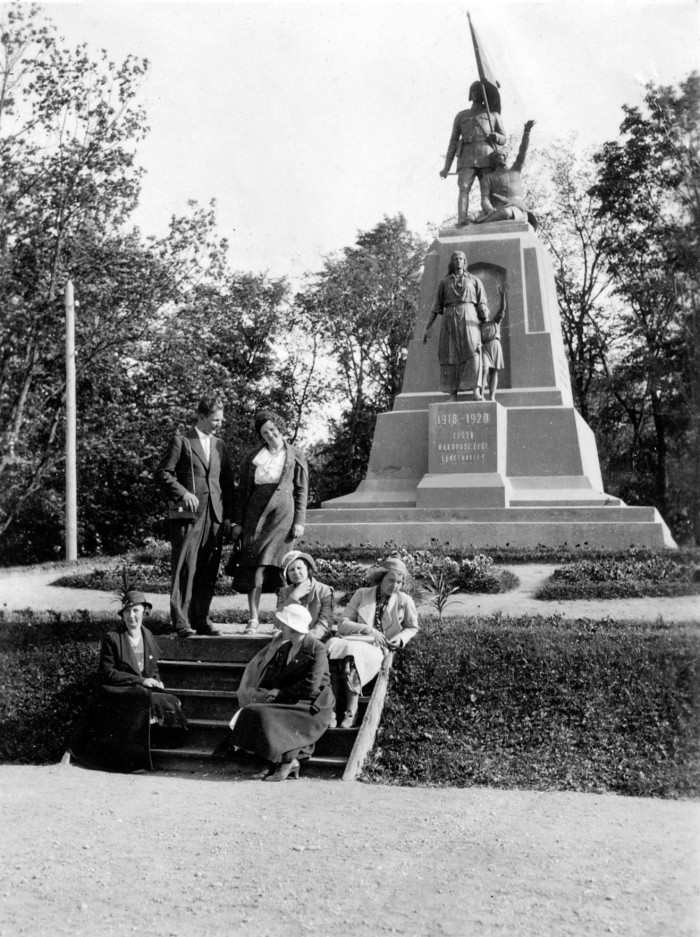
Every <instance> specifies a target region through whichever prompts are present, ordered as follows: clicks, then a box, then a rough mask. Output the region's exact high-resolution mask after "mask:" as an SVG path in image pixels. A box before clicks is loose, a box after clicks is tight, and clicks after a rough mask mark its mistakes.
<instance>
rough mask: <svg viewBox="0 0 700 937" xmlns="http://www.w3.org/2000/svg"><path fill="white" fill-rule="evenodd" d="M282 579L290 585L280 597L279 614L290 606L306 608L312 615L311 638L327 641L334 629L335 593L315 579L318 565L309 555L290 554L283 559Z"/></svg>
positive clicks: (296, 551) (280, 593)
mask: <svg viewBox="0 0 700 937" xmlns="http://www.w3.org/2000/svg"><path fill="white" fill-rule="evenodd" d="M282 575H283V576H284V578H285V581H286V582H287V585H286V586H284V587H283V588H282V589H280V591H279V592H278V593H277V611H278V612H279V611H281V610H282V609H283V608H286V607H287V606H288V605H303V606H304V608H305V609H306V610H307V611H308V612H309V614H310V615H311V623H310V625H309V634H311V635H313V636H314V638H318V640H319V641H325V640H326V638H328V637H329V636H330V634H331V630H332V629H333V625H334V622H333V590H332V589H331V587H330V586H327V585H325V583H323V582H319V581H318V579H316V578H315V577H316V563H315V562H314V560H313V558H312V557H310V556H309V554H308V553H302V552H301V551H300V550H290V551H289V553H285V555H284V556H283V557H282Z"/></svg>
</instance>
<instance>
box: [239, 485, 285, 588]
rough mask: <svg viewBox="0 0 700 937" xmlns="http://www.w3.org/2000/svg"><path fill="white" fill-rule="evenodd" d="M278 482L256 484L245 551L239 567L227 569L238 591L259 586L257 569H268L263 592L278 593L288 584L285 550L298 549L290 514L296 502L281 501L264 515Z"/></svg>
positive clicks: (248, 513) (245, 529)
mask: <svg viewBox="0 0 700 937" xmlns="http://www.w3.org/2000/svg"><path fill="white" fill-rule="evenodd" d="M276 490H277V484H276V483H274V484H269V485H255V487H254V488H253V492H252V494H251V496H250V499H249V500H248V504H247V505H246V508H245V514H244V517H243V532H242V534H241V550H240V554H239V555H238V557H237V560H236V566H235V568H227V570H226V572H228V573H230V574H231V576H232V577H233V579H232V582H231V586H232V588H233V589H234V591H236V592H250V591H251V589H253V587H254V585H255V581H254V578H255V570H256V569H258V568H259V567H260V566H262V567H264V568H265V572H264V574H263V583H262V588H263V592H277V590H278V589H281V588H282V586H283V585H284V584H285V583H284V578H283V576H282V568H281V565H280V564H281V562H282V557H283V556H284V554H285V553H287V552H289V550H292V549H293V548H294V539H293V537H292V531H291V523H290V516H293V513H294V505H293V503H290V504H284V503H282V504H280V506H279V508H277V509H273V510H271V511H270V512H269V513H268V514H267V515H266V516H265V517H264V518H263V514H265V511H266V509H267V506H268V504H269V503H270V499H271V498H272V495H273V494H274V492H275V491H276Z"/></svg>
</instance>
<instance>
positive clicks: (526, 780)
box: [365, 616, 700, 797]
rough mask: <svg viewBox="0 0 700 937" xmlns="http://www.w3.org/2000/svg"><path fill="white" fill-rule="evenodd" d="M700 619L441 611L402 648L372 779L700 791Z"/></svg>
mask: <svg viewBox="0 0 700 937" xmlns="http://www.w3.org/2000/svg"><path fill="white" fill-rule="evenodd" d="M699 661H700V629H692V630H683V629H679V628H675V627H672V626H665V625H663V624H662V623H656V624H648V623H643V622H637V623H633V624H630V623H622V622H613V621H609V620H606V621H605V622H594V621H589V620H586V619H581V620H578V621H573V622H572V621H565V620H563V619H560V618H558V617H551V618H542V617H539V616H538V617H523V618H515V619H508V618H503V617H501V616H494V617H492V618H489V619H485V620H479V619H476V618H473V619H468V620H465V619H462V620H453V619H450V620H449V621H447V622H442V623H441V622H438V621H436V620H432V621H430V622H427V623H425V626H424V628H423V629H422V631H421V633H420V634H419V635H418V636H417V637H416V638H415V639H414V640H413V641H412V642H411V643H410V644H409V645H408V647H407V648H406V650H405V651H404V652H403V653H399V654H397V656H396V661H395V666H394V668H393V670H392V674H391V684H390V690H389V694H388V697H387V704H386V707H385V710H384V716H383V719H382V725H381V727H380V730H379V734H378V737H377V742H376V745H375V749H374V751H373V753H372V754H371V756H370V759H369V761H368V763H367V765H366V768H365V776H366V778H367V779H368V780H373V781H379V782H382V783H389V784H404V785H448V786H457V787H468V786H472V785H489V786H493V787H505V788H511V787H518V788H532V789H536V790H576V791H591V792H599V793H600V792H604V791H608V792H615V793H620V794H630V795H644V796H660V797H679V796H683V797H686V796H697V794H698V793H700V757H699V756H700V679H699V678H700V663H699Z"/></svg>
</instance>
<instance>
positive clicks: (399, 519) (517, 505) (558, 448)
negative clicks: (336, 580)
mask: <svg viewBox="0 0 700 937" xmlns="http://www.w3.org/2000/svg"><path fill="white" fill-rule="evenodd" d="M455 250H462V251H464V252H465V254H466V255H467V261H468V267H469V271H470V273H473V274H474V275H475V276H477V277H479V279H480V280H481V281H482V283H483V285H484V288H485V290H486V294H487V297H488V302H489V307H490V310H491V314H492V315H493V314H495V312H496V310H497V309H498V308H499V304H500V294H499V292H498V286H502V285H503V283H504V282H506V281H507V282H508V286H509V292H508V309H507V313H506V317H505V319H504V321H503V323H502V325H501V343H502V347H503V354H504V359H505V366H504V368H503V370H502V371H501V372H499V386H498V392H497V394H496V400H495V401H485V402H477V401H474V400H473V399H472V396H471V394H463V395H460V398H459V401H458V402H457V403H451V402H449V401H448V397H447V395H446V394H443V393H441V392H440V391H439V387H440V366H439V363H438V356H437V345H438V327H437V326H438V323H436V324H435V327H434V328H433V329H432V330H431V333H430V339H429V341H428V342H427V343H426V344H425V345H424V344H423V332H424V330H425V325H426V323H427V320H428V318H429V315H430V309H431V308H432V305H433V301H434V298H435V294H436V291H437V287H438V284H439V282H440V280H441V279H442V277H444V276H446V275H447V266H448V263H449V259H450V256H451V254H452V252H453V251H455ZM487 416H488V420H486V419H485V418H486V417H487ZM460 434H463V435H462V436H460ZM449 446H452V447H454V448H446V447H449ZM470 447H471V448H470ZM479 447H481V448H479ZM613 509H614V510H613ZM304 539H305V542H306V543H307V544H312V543H314V542H319V543H332V544H338V545H339V544H353V543H355V544H356V543H360V542H362V543H371V544H373V545H377V546H381V545H382V544H385V543H387V542H393V543H396V544H402V545H406V546H411V545H425V544H426V543H431V542H432V543H434V542H436V541H438V542H444V543H448V542H449V543H452V544H458V543H459V544H461V545H464V546H474V547H475V548H478V547H486V546H503V545H505V544H506V543H507V544H509V545H511V546H518V545H522V546H525V545H528V546H531V545H534V544H537V543H542V544H548V545H551V546H560V545H562V544H565V543H566V544H570V545H572V546H574V545H577V544H584V543H585V544H586V545H587V546H589V547H613V546H614V547H620V546H635V545H636V546H642V545H644V546H659V547H660V546H664V545H666V546H673V545H674V544H673V540H672V538H671V536H670V533H669V531H668V528H667V527H666V525H665V524H664V522H663V521H662V520H661V518H660V516H659V515H658V513H657V512H656V511H654V509H652V508H639V509H632V508H627V507H626V506H625V505H623V504H622V503H621V501H620V500H619V499H618V498H613V497H610V496H609V495H607V494H605V492H604V490H603V482H602V478H601V474H600V464H599V460H598V452H597V448H596V442H595V437H594V435H593V433H592V431H591V429H590V428H589V427H588V426H587V425H586V423H585V422H584V420H583V419H582V418H581V416H580V414H579V413H577V412H576V410H575V409H574V406H573V399H572V394H571V384H570V380H569V369H568V364H567V360H566V356H565V354H564V344H563V340H562V334H561V325H560V321H559V309H558V306H557V299H556V289H555V284H554V274H553V271H552V265H551V262H550V259H549V256H548V254H547V252H546V250H545V248H544V245H543V244H542V242H541V241H540V240H539V239H538V238H537V236H536V235H535V233H534V231H533V230H532V228H531V227H530V226H529V225H528V224H526V223H520V222H503V223H500V224H492V225H468V226H467V227H465V228H458V229H446V230H443V231H441V232H440V235H439V237H438V238H437V239H436V240H435V241H434V242H433V244H432V245H431V247H430V250H429V251H428V254H427V256H426V260H425V267H424V271H423V279H422V281H421V291H420V299H419V312H418V316H417V320H416V328H415V332H414V337H413V340H412V341H411V342H410V345H409V349H408V356H407V359H406V370H405V373H404V380H403V386H402V389H401V393H400V394H399V395H398V396H397V398H396V400H395V401H394V406H393V409H392V410H391V412H389V413H383V414H380V416H379V417H378V419H377V424H376V428H375V433H374V440H373V443H372V451H371V454H370V459H369V464H368V468H367V475H366V478H365V479H364V481H362V482H361V484H360V485H359V486H358V488H357V490H356V491H355V492H353V493H352V494H349V495H345V496H344V497H341V498H334V499H333V500H332V501H328V502H325V503H324V504H323V507H322V509H321V510H318V511H310V512H308V515H307V528H306V532H305V537H304Z"/></svg>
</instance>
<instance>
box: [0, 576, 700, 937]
mask: <svg viewBox="0 0 700 937" xmlns="http://www.w3.org/2000/svg"><path fill="white" fill-rule="evenodd" d="M83 565H84V564H83ZM88 568H89V566H88ZM552 568H553V567H550V566H527V567H525V566H517V567H513V568H512V569H513V572H515V574H516V575H517V576H518V577H519V578H520V580H521V585H520V587H519V589H518V590H515V591H513V592H510V593H508V594H506V595H501V596H473V597H467V596H464V597H460V598H459V600H458V602H456V603H455V604H454V605H452V606H451V607H450V609H449V610H448V614H465V613H467V614H491V613H492V612H496V611H501V612H503V613H505V614H511V615H515V614H524V613H533V612H539V613H540V614H544V615H547V614H553V613H555V612H559V613H560V614H562V615H564V616H567V617H596V618H604V617H608V616H610V617H614V618H634V617H640V618H646V619H655V618H658V617H659V616H662V617H663V618H664V619H665V620H668V621H674V620H675V621H695V622H698V621H700V609H699V603H698V598H697V597H690V598H689V599H687V600H686V599H638V600H621V601H619V600H616V601H614V602H608V601H606V602H557V603H544V602H538V601H537V600H535V599H533V598H532V595H533V592H534V590H535V589H536V588H537V586H538V585H539V583H540V582H543V581H544V580H545V579H546V578H547V576H548V575H549V574H550V572H551V570H552ZM64 570H65V567H63V568H62V569H58V570H57V569H39V568H34V569H23V570H20V569H16V570H0V604H2V605H3V606H4V608H5V609H7V610H10V609H22V608H27V607H32V608H33V609H35V610H36V611H41V610H45V609H56V610H70V609H75V608H87V609H90V610H95V611H96V610H105V611H106V610H110V609H113V608H114V605H113V603H112V597H111V596H110V595H109V594H105V593H100V592H88V591H86V590H68V589H60V588H57V587H53V586H51V585H50V582H51V581H52V580H53V579H54V578H56V577H57V576H58V575H60V574H61V572H63V571H64ZM153 599H154V604H155V607H156V608H157V609H161V610H163V611H165V610H167V596H154V597H153ZM271 601H272V600H271V598H267V603H268V605H267V606H265V607H270V608H271V607H272V606H271ZM215 602H216V608H227V607H231V606H232V605H233V606H235V607H243V604H244V602H243V599H242V597H240V596H237V597H220V598H217V599H216V600H215ZM225 627H226V628H227V629H230V630H235V628H236V626H225ZM0 830H1V831H2V832H1V834H0V894H1V896H2V897H1V900H0V937H19V935H27V937H43V935H55V937H63V935H66V937H68V935H70V937H79V935H86V937H87V935H90V937H123V935H131V934H133V933H148V932H150V933H154V934H157V935H158V937H181V935H182V937H184V935H195V937H197V935H200V934H201V935H202V937H204V935H206V937H217V935H219V934H221V935H226V937H282V935H285V937H306V935H317V937H365V935H366V937H370V935H371V937H378V935H379V937H381V935H383V934H402V935H406V937H472V935H478V937H492V935H493V937H495V935H506V937H530V935H532V937H535V935H536V937H549V935H552V937H569V935H571V937H589V935H590V937H599V935H603V934H617V935H629V937H647V935H648V937H691V935H692V937H698V935H700V804H698V803H694V802H676V801H660V800H651V799H648V800H647V799H639V798H623V797H615V796H611V795H605V796H600V795H591V794H568V793H567V794H564V793H537V792H531V791H499V790H491V789H486V788H469V789H466V790H456V789H449V790H445V789H434V788H399V787H382V786H374V785H367V784H361V783H349V784H347V783H345V784H344V783H342V782H340V781H324V780H317V779H311V778H303V777H302V779H301V780H299V781H288V782H285V783H283V784H276V785H270V784H263V783H262V782H260V781H252V780H249V779H247V777H246V774H245V773H243V772H239V771H237V769H236V768H235V767H233V766H231V768H230V770H228V771H227V769H223V770H222V771H221V770H220V771H217V772H216V773H215V774H214V773H212V774H209V775H207V774H204V775H201V776H199V777H197V778H189V777H182V776H173V775H165V774H153V775H117V774H114V775H112V774H103V773H100V772H90V771H85V770H82V769H80V768H78V767H75V766H67V767H62V766H58V765H56V766H49V767H31V766H15V765H3V766H0Z"/></svg>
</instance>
